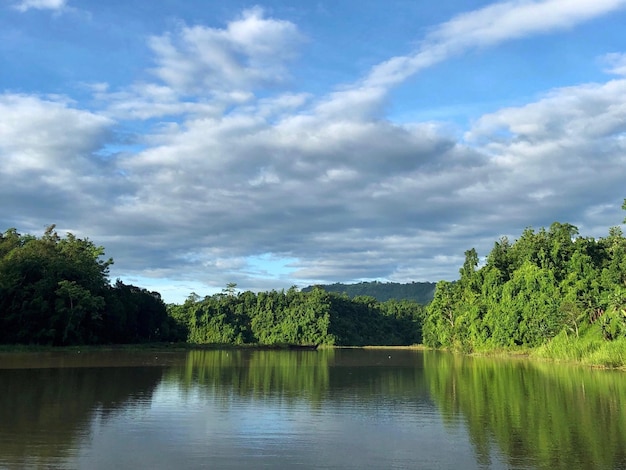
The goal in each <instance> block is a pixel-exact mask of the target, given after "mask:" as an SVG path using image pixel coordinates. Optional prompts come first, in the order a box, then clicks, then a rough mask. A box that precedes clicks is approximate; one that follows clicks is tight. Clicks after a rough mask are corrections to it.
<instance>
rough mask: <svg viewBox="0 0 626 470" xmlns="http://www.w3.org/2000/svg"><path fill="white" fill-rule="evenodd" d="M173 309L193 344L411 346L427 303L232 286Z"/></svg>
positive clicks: (419, 339)
mask: <svg viewBox="0 0 626 470" xmlns="http://www.w3.org/2000/svg"><path fill="white" fill-rule="evenodd" d="M169 310H170V314H171V316H172V317H173V318H175V319H176V321H177V322H178V324H179V325H180V328H181V329H184V330H186V331H187V341H188V342H190V343H196V344H202V343H223V344H259V345H320V344H326V345H351V346H359V345H411V344H417V343H420V342H421V325H422V318H423V314H424V308H423V307H422V306H421V305H420V304H417V303H415V302H411V301H396V300H389V301H387V302H379V301H377V300H376V299H374V298H373V297H356V298H354V299H350V298H349V297H347V296H346V295H339V294H335V293H329V292H326V291H324V290H322V289H318V288H314V289H313V290H311V291H309V292H301V291H298V290H297V289H295V288H292V289H289V290H288V291H270V292H261V293H258V294H255V293H253V292H250V291H246V292H242V293H235V292H234V290H233V289H225V292H223V293H221V294H216V295H213V296H207V297H205V298H204V299H200V298H198V297H195V296H190V298H189V299H188V300H187V301H186V302H185V303H184V304H182V305H170V306H169Z"/></svg>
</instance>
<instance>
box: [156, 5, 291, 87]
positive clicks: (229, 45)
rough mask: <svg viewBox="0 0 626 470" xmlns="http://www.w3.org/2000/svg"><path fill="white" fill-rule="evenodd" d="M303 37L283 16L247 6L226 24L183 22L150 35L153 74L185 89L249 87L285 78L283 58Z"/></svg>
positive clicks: (276, 81)
mask: <svg viewBox="0 0 626 470" xmlns="http://www.w3.org/2000/svg"><path fill="white" fill-rule="evenodd" d="M301 40H302V36H301V34H300V33H299V32H298V29H297V27H296V26H295V25H294V24H293V23H291V22H289V21H285V20H277V19H273V18H266V17H265V14H264V12H263V10H262V9H261V8H259V7H256V8H252V9H248V10H245V11H244V12H243V13H242V14H241V16H240V17H239V18H237V19H236V20H233V21H231V22H230V23H228V25H227V26H226V28H225V29H217V28H210V27H205V26H182V27H181V28H180V30H178V31H176V32H175V33H168V34H165V35H162V36H154V37H152V38H151V39H150V47H151V48H152V50H153V51H154V53H155V56H156V63H157V67H156V68H155V70H154V72H155V74H156V75H157V76H158V77H159V78H160V79H161V80H163V81H164V82H165V83H166V84H168V85H169V86H171V87H172V88H173V89H175V90H177V91H178V92H180V93H183V94H189V93H193V94H199V95H203V94H212V93H215V92H216V91H220V92H232V91H238V90H241V91H248V90H251V89H252V88H254V87H258V86H272V85H274V84H277V83H281V82H284V81H285V80H287V79H288V77H289V74H288V72H287V68H286V63H287V62H289V61H290V60H292V59H293V58H294V57H295V55H296V48H297V45H298V44H299V43H300V42H301Z"/></svg>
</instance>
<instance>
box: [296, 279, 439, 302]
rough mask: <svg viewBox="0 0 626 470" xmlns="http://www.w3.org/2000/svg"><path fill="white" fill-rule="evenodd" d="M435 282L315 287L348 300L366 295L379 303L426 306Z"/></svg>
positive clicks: (368, 283)
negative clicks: (403, 303)
mask: <svg viewBox="0 0 626 470" xmlns="http://www.w3.org/2000/svg"><path fill="white" fill-rule="evenodd" d="M435 286H436V283H435V282H411V283H408V284H400V283H397V282H379V281H373V282H359V283H357V284H342V283H340V282H337V283H335V284H324V285H318V286H315V287H321V288H322V289H324V290H325V291H326V292H337V293H339V294H346V295H347V296H348V297H350V298H354V297H357V296H359V295H367V296H370V297H374V298H375V299H376V300H378V301H379V302H385V301H386V300H390V299H396V300H413V301H415V302H417V303H420V304H422V305H426V304H427V303H429V302H430V301H431V300H432V299H433V295H434V294H435ZM313 287H314V286H309V287H305V288H304V289H302V291H303V292H309V291H311V290H312V289H313Z"/></svg>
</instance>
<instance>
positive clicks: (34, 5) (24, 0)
mask: <svg viewBox="0 0 626 470" xmlns="http://www.w3.org/2000/svg"><path fill="white" fill-rule="evenodd" d="M66 3H67V0H21V1H19V2H17V3H16V4H15V5H14V6H15V8H16V9H17V10H19V11H21V12H25V11H27V10H31V9H34V10H61V9H62V8H64V7H65V5H66Z"/></svg>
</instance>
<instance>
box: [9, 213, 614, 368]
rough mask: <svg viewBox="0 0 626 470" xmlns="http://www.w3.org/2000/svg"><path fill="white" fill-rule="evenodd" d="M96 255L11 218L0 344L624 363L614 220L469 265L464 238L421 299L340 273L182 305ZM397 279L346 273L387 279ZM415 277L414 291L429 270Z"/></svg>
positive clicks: (232, 288)
mask: <svg viewBox="0 0 626 470" xmlns="http://www.w3.org/2000/svg"><path fill="white" fill-rule="evenodd" d="M623 207H624V208H625V209H626V201H625V202H624V206H623ZM103 255H104V249H103V248H102V247H98V246H95V245H94V244H93V243H92V242H91V241H89V240H88V239H79V238H77V237H75V236H74V235H72V234H69V233H68V234H67V236H66V237H64V238H62V237H60V236H59V235H58V234H57V233H56V232H55V231H54V226H51V227H49V228H48V229H47V230H46V231H45V233H44V235H43V236H42V237H41V238H37V237H34V236H31V235H25V236H23V235H20V234H18V233H17V232H16V231H15V230H14V229H11V230H8V231H7V232H5V233H4V234H2V235H0V344H43V345H55V346H62V345H76V344H116V343H117V344H122V343H148V342H158V341H183V342H187V343H188V344H194V345H264V346H272V347H286V346H292V345H303V346H306V345H316V346H317V345H340V346H344V345H349V346H363V345H387V346H402V345H412V344H417V343H420V342H422V340H423V343H424V344H425V345H426V346H429V347H434V348H447V349H454V350H460V351H464V352H486V351H509V352H510V351H524V352H529V353H530V354H532V355H535V356H538V357H543V358H550V359H556V360H574V361H579V362H583V363H589V364H596V365H605V366H610V367H623V366H626V238H624V236H623V234H622V231H621V229H620V228H618V227H613V228H611V229H610V230H609V235H608V236H607V237H606V238H600V239H594V238H589V237H582V236H579V234H578V229H577V228H576V227H574V226H573V225H570V224H562V223H558V222H555V223H554V224H552V225H551V226H550V228H549V229H547V230H546V229H541V230H539V231H538V232H535V231H534V230H533V229H532V228H527V229H526V230H525V231H524V232H523V233H522V235H521V237H520V238H519V239H518V240H516V241H515V242H509V240H508V239H506V238H502V239H500V240H499V241H498V242H496V243H495V245H494V247H493V250H492V251H491V253H489V255H488V256H487V258H486V261H485V263H484V265H483V266H482V267H480V268H479V267H478V266H479V257H478V254H477V253H476V250H474V249H471V250H468V251H466V252H465V262H464V264H463V266H462V267H461V269H460V279H459V280H458V281H456V282H447V281H441V282H439V283H438V284H437V285H436V290H435V293H434V298H433V299H432V302H431V303H430V304H429V305H428V307H423V306H422V305H421V304H418V303H416V302H414V301H411V300H396V299H388V300H386V301H381V300H379V299H377V298H375V297H374V296H364V295H357V296H352V297H351V296H350V295H349V294H348V292H346V291H345V290H344V292H343V293H341V294H340V293H337V292H332V290H334V289H337V290H338V289H342V288H346V287H347V286H345V285H341V284H335V285H333V286H326V287H324V286H318V287H314V288H311V289H306V291H305V290H303V291H298V290H297V289H296V288H295V287H293V288H291V289H289V290H287V291H284V290H283V291H270V292H261V293H253V292H250V291H246V292H236V284H233V283H231V284H228V285H227V287H226V288H225V289H224V290H223V291H222V292H221V293H219V294H216V295H212V296H206V297H204V298H200V297H199V296H197V295H195V294H192V295H190V296H189V298H188V299H187V300H186V301H185V302H184V303H183V304H182V305H174V304H172V305H168V306H166V305H165V304H164V303H163V301H162V300H161V297H160V295H159V294H158V293H156V292H148V291H146V290H145V289H141V288H139V287H135V286H130V285H125V284H124V283H122V282H121V281H119V280H118V281H117V282H116V283H115V284H114V285H111V284H109V281H108V269H109V266H110V265H111V263H112V262H113V261H112V260H110V259H109V260H103V259H102V257H103ZM406 286H409V285H401V284H393V283H392V284H391V285H390V284H384V283H361V284H355V285H353V287H354V289H361V288H372V287H376V288H380V289H383V290H385V289H386V291H387V293H389V292H390V289H391V290H392V291H393V290H394V289H395V291H396V292H400V290H401V289H404V288H406ZM414 287H416V288H417V289H418V290H421V292H422V294H424V293H425V292H426V290H425V289H426V288H427V287H428V284H427V283H416V284H415V285H414ZM370 290H371V289H370ZM329 291H331V292H329ZM354 292H355V291H354V290H353V291H352V294H354ZM381 292H382V291H379V294H380V293H381ZM422 336H423V338H422Z"/></svg>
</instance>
